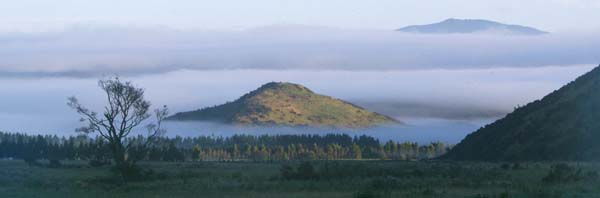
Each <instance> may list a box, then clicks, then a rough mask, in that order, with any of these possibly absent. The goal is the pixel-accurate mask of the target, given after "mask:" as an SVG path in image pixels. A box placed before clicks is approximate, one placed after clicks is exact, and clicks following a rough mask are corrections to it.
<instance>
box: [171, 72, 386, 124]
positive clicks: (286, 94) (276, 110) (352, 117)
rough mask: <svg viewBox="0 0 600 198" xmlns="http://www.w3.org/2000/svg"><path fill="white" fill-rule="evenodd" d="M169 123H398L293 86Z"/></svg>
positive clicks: (269, 88) (269, 87) (266, 88)
mask: <svg viewBox="0 0 600 198" xmlns="http://www.w3.org/2000/svg"><path fill="white" fill-rule="evenodd" d="M168 119H169V120H209V121H220V122H225V123H235V124H244V125H286V126H332V127H350V128H360V127H368V126H373V125H377V124H385V123H395V122H397V121H396V120H394V119H393V118H390V117H387V116H384V115H381V114H377V113H373V112H369V111H367V110H366V109H363V108H361V107H358V106H356V105H353V104H350V103H348V102H345V101H342V100H339V99H335V98H332V97H329V96H323V95H319V94H315V93H314V92H312V91H311V90H309V89H308V88H306V87H304V86H301V85H297V84H292V83H276V82H272V83H267V84H265V85H263V86H261V87H260V88H258V89H257V90H255V91H252V92H250V93H248V94H246V95H244V96H242V97H241V98H239V99H237V100H235V101H233V102H229V103H226V104H223V105H219V106H215V107H209V108H205V109H200V110H197V111H191V112H184V113H177V114H175V115H173V116H171V117H169V118H168Z"/></svg>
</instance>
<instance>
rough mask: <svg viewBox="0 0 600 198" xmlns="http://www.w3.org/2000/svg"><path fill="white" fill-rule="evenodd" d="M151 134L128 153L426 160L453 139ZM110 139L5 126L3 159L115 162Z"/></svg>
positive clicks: (0, 141)
mask: <svg viewBox="0 0 600 198" xmlns="http://www.w3.org/2000/svg"><path fill="white" fill-rule="evenodd" d="M144 140H146V138H144V137H140V136H138V137H132V138H127V139H125V140H124V142H126V143H127V144H129V143H131V147H130V148H131V149H130V150H129V152H128V153H127V156H128V157H135V159H137V160H144V161H170V162H172V161H253V162H273V161H296V160H340V159H345V160H347V159H385V160H406V161H413V160H423V159H432V158H435V157H438V156H440V155H442V154H444V153H446V152H447V151H448V150H449V149H450V146H449V145H445V144H443V143H439V142H434V143H431V144H428V145H419V144H417V143H414V142H404V143H400V142H394V141H387V142H385V143H380V142H379V140H377V139H375V138H373V137H369V136H366V135H362V136H356V137H350V136H349V135H346V134H329V135H324V136H320V135H273V136H270V135H263V136H251V135H234V136H231V137H211V136H200V137H193V138H192V137H185V138H182V137H175V138H157V139H156V140H155V141H156V142H155V143H154V144H153V145H151V146H147V145H145V144H143V142H144ZM110 151H111V148H110V144H108V143H107V141H106V140H104V139H103V138H101V137H97V138H94V139H92V138H88V137H86V136H77V137H68V138H65V137H57V136H41V135H37V136H34V135H25V134H14V133H1V132H0V159H3V158H12V159H23V160H24V161H26V162H27V163H28V164H30V165H39V166H44V164H40V163H38V162H37V161H38V160H42V159H43V160H49V161H50V162H51V165H48V166H53V167H59V166H60V162H61V161H64V160H88V161H89V163H90V165H92V166H103V165H108V164H110V163H112V162H114V158H113V156H112V155H113V153H112V152H110Z"/></svg>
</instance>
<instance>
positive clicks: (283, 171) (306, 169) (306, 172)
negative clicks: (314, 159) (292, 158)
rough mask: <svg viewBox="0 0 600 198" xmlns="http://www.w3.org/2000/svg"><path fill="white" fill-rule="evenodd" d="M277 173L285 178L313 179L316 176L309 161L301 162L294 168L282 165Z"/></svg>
mask: <svg viewBox="0 0 600 198" xmlns="http://www.w3.org/2000/svg"><path fill="white" fill-rule="evenodd" d="M279 175H280V176H281V178H282V179H285V180H313V179H317V178H318V174H317V173H316V171H315V168H314V167H313V165H312V164H310V163H309V162H303V163H302V164H300V165H299V166H298V168H296V170H294V168H293V167H292V166H290V165H282V166H281V168H279Z"/></svg>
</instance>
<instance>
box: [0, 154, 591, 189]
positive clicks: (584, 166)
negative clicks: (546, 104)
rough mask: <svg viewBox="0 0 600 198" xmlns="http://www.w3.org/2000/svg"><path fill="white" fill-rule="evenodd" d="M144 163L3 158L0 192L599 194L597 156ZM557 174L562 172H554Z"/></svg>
mask: <svg viewBox="0 0 600 198" xmlns="http://www.w3.org/2000/svg"><path fill="white" fill-rule="evenodd" d="M140 165H141V166H142V167H144V169H145V170H146V171H145V176H144V179H143V180H142V181H136V182H129V183H127V184H120V183H118V180H116V179H115V176H114V175H113V174H111V172H110V171H109V168H108V167H91V166H88V165H86V163H85V162H81V161H68V162H65V163H64V166H62V167H61V168H42V167H36V166H27V165H26V164H25V163H24V162H23V161H21V160H18V161H10V160H0V197H16V198H18V197H48V198H52V197H61V198H63V197H67V198H68V197H111V198H120V197H127V198H136V197H327V198H331V197H347V198H352V197H356V198H359V197H361V198H363V197H369V198H370V197H416V198H419V197H450V198H452V197H460V198H463V197H471V198H482V197H515V198H520V197H540V198H548V197H551V198H552V197H586V198H587V197H599V195H600V181H599V180H598V178H597V176H589V177H588V176H585V175H597V172H598V171H599V170H600V165H598V164H592V163H577V164H562V165H557V164H553V163H521V164H518V165H517V164H501V163H468V162H398V161H312V162H310V163H307V162H288V163H250V162H243V163H241V162H182V163H177V162H170V163H168V162H158V163H155V162H140ZM564 166H566V167H564ZM557 167H558V168H557ZM565 170H566V171H565ZM557 171H558V172H561V173H556V172H557ZM563 172H564V173H563ZM577 172H581V173H582V174H581V175H582V176H583V177H581V178H580V179H577V180H573V179H569V178H570V176H569V174H577ZM557 174H558V175H561V176H549V175H557ZM563 176H564V177H563ZM546 178H558V179H553V181H547V180H548V179H546ZM561 178H564V179H561Z"/></svg>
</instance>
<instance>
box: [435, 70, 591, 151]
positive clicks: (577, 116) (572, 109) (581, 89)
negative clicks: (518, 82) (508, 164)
mask: <svg viewBox="0 0 600 198" xmlns="http://www.w3.org/2000/svg"><path fill="white" fill-rule="evenodd" d="M443 158H445V159H454V160H513V161H526V160H532V161H540V160H569V161H581V160H583V161H597V160H600V67H597V68H595V69H593V70H592V71H590V72H589V73H587V74H585V75H583V76H581V77H579V78H577V79H576V80H575V81H573V82H571V83H569V84H567V85H566V86H564V87H562V88H560V89H559V90H557V91H554V92H553V93H551V94H549V95H547V96H546V97H544V98H543V99H542V100H538V101H535V102H532V103H529V104H527V105H526V106H524V107H519V108H517V109H516V110H515V111H514V112H512V113H510V114H508V115H507V116H506V117H504V118H502V119H500V120H498V121H496V122H495V123H493V124H490V125H487V126H485V127H483V128H481V129H479V130H478V131H476V132H474V133H472V134H470V135H468V136H467V137H466V138H465V139H464V140H463V141H462V142H461V143H460V144H458V145H456V146H455V147H454V148H453V149H452V150H451V151H450V152H449V153H448V154H446V155H445V156H443Z"/></svg>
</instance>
